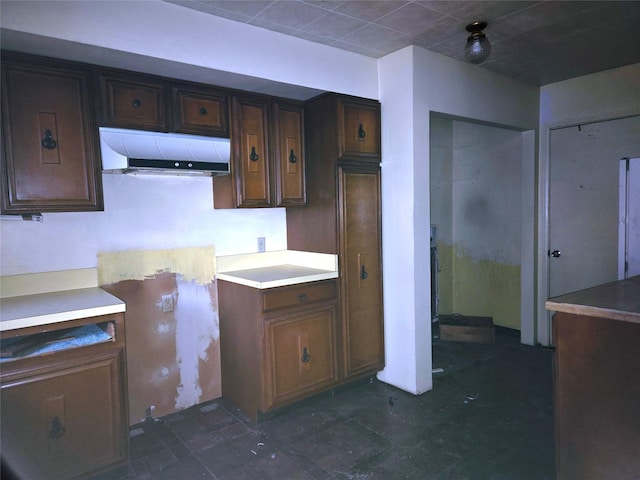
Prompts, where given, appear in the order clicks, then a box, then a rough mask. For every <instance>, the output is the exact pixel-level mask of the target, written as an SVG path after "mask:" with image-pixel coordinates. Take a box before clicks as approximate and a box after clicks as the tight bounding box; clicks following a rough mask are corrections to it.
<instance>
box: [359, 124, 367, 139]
mask: <svg viewBox="0 0 640 480" xmlns="http://www.w3.org/2000/svg"><path fill="white" fill-rule="evenodd" d="M366 136H367V132H365V131H364V127H363V126H362V124H359V125H358V138H364V137H366Z"/></svg>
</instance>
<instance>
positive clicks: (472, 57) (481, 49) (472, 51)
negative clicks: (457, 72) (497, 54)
mask: <svg viewBox="0 0 640 480" xmlns="http://www.w3.org/2000/svg"><path fill="white" fill-rule="evenodd" d="M485 28H487V22H473V23H470V24H469V25H467V27H466V29H467V32H469V33H470V34H471V35H469V37H468V38H467V45H466V46H465V47H464V58H465V59H466V60H467V62H470V63H474V64H476V65H477V64H479V63H482V62H484V61H485V60H486V59H487V58H489V55H490V54H491V43H490V42H489V39H487V36H486V35H485V34H484V33H483V32H482V30H484V29H485Z"/></svg>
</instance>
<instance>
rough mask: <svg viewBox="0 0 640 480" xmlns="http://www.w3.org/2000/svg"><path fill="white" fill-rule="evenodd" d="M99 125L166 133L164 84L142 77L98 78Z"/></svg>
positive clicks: (104, 76)
mask: <svg viewBox="0 0 640 480" xmlns="http://www.w3.org/2000/svg"><path fill="white" fill-rule="evenodd" d="M100 87H101V95H102V125H103V126H108V127H121V128H132V129H141V130H153V131H160V132H166V131H167V130H168V126H167V120H166V117H165V110H166V108H167V107H166V98H165V88H164V84H163V83H161V82H160V81H158V82H153V81H151V80H149V79H146V78H137V77H131V78H129V77H122V78H121V77H110V76H106V75H103V76H101V78H100Z"/></svg>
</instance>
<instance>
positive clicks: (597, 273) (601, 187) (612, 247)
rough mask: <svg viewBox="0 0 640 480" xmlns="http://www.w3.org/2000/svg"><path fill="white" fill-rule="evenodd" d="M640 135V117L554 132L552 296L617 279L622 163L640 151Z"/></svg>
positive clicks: (550, 211) (551, 173)
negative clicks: (624, 158) (620, 171)
mask: <svg viewBox="0 0 640 480" xmlns="http://www.w3.org/2000/svg"><path fill="white" fill-rule="evenodd" d="M638 131H640V117H638V116H636V117H629V118H624V119H617V120H611V121H607V122H598V123H593V124H589V125H576V126H572V127H567V128H561V129H556V130H552V131H551V133H550V162H549V164H550V165H549V250H550V251H551V252H553V251H554V250H558V251H559V252H560V255H559V256H556V257H554V256H550V257H549V295H550V296H552V297H553V296H557V295H561V294H564V293H568V292H572V291H576V290H581V289H584V288H588V287H591V286H595V285H599V284H602V283H606V282H610V281H614V280H616V279H617V275H618V205H619V194H618V184H619V173H618V172H619V166H618V162H619V160H620V158H622V157H624V156H628V155H629V153H630V152H634V151H640V136H638V135H637V132H638Z"/></svg>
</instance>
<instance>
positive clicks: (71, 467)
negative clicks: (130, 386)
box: [0, 314, 129, 479]
mask: <svg viewBox="0 0 640 480" xmlns="http://www.w3.org/2000/svg"><path fill="white" fill-rule="evenodd" d="M62 324H64V329H71V325H73V326H74V328H76V327H82V326H87V325H101V326H102V327H104V328H105V329H106V330H108V331H109V332H111V334H112V335H113V336H112V338H111V340H109V341H106V342H104V343H97V344H94V345H86V346H78V347H75V348H70V349H68V350H67V349H65V350H59V351H48V352H47V353H43V354H36V355H31V356H25V357H23V358H15V359H12V360H9V361H5V362H3V364H2V373H1V375H0V381H1V383H0V385H1V389H2V390H1V393H2V395H1V403H2V430H1V431H2V450H3V452H2V453H3V462H6V464H7V465H8V467H9V468H10V469H11V470H12V471H13V472H15V473H17V474H18V476H19V477H20V475H21V474H22V475H25V476H23V477H20V478H47V479H49V478H51V479H58V478H60V479H62V478H64V479H67V478H86V477H88V476H89V475H91V474H94V473H97V472H100V471H104V470H108V469H111V468H115V467H117V466H120V465H124V464H126V463H127V461H128V458H129V454H128V428H129V422H128V413H127V401H126V390H127V383H126V358H125V340H124V314H113V315H104V316H100V317H91V318H87V319H81V320H74V321H72V322H62ZM62 324H58V325H53V326H51V325H45V326H41V327H31V328H28V329H18V330H15V331H11V335H13V336H14V337H13V338H14V339H16V338H19V339H21V340H22V341H27V342H31V341H32V342H33V345H36V346H37V345H39V342H42V345H46V342H47V341H49V342H51V341H53V340H51V339H52V334H56V333H57V332H63V331H64V329H63V326H62ZM96 328H97V327H96ZM6 333H7V332H3V337H2V339H3V340H2V341H3V350H4V349H5V346H6V343H5V342H7V341H8V339H7V338H8V337H7V334H6ZM55 341H58V340H55ZM14 345H15V344H14ZM27 345H28V347H27V348H32V347H33V345H29V343H27Z"/></svg>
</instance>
